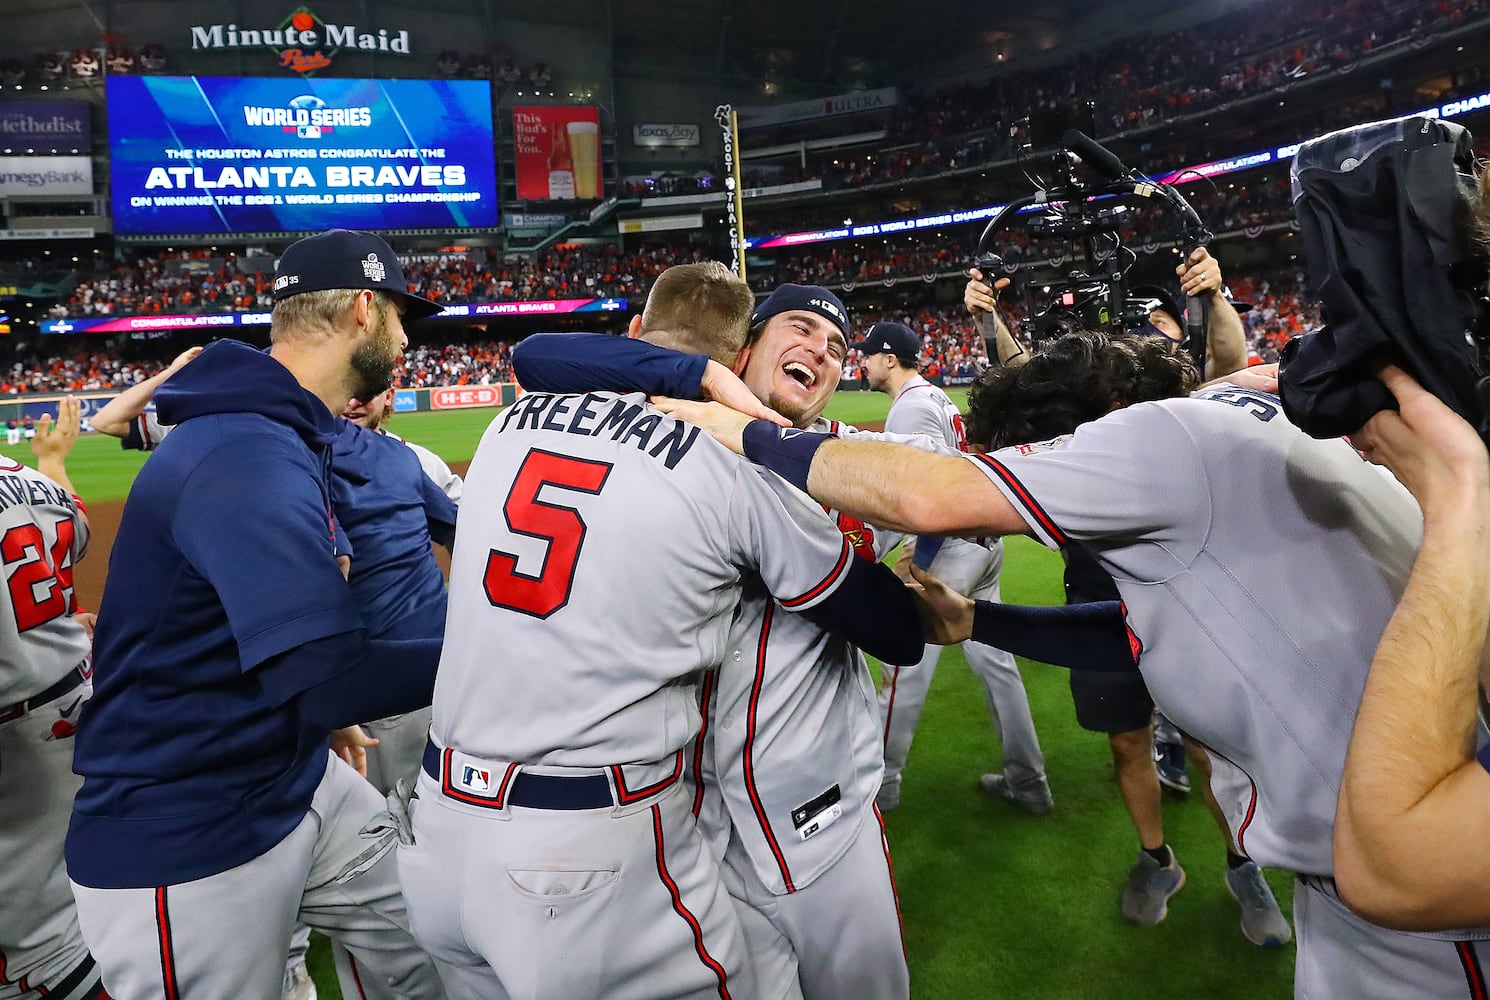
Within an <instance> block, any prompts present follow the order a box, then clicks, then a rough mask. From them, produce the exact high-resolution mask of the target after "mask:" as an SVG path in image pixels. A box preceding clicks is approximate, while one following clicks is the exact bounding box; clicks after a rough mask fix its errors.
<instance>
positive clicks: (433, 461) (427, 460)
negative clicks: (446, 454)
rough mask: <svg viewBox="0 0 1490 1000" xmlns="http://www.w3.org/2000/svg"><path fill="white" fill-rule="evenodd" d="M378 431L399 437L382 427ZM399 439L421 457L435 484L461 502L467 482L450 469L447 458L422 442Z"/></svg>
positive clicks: (422, 465) (421, 466)
mask: <svg viewBox="0 0 1490 1000" xmlns="http://www.w3.org/2000/svg"><path fill="white" fill-rule="evenodd" d="M378 433H379V434H387V435H388V436H389V437H398V435H396V434H389V432H388V431H386V430H384V429H383V428H381V427H380V428H378ZM398 439H399V440H400V441H402V442H403V443H404V446H405V447H406V448H408V449H409V450H410V451H412V452H413V453H414V454H415V455H417V456H418V457H419V467H420V468H421V469H423V470H424V474H425V475H426V476H428V477H429V478H430V479H433V480H434V481H435V485H436V486H438V487H440V489H442V490H444V491H445V495H446V496H447V497H449V498H450V499H452V500H454V501H455V502H456V503H459V502H460V495H461V491H462V490H463V489H464V487H465V483H464V482H463V481H462V479H461V478H460V476H457V475H456V474H455V473H453V472H451V471H450V466H449V465H447V464H446V463H445V460H444V459H443V458H441V457H440V456H439V455H436V454H435V453H434V452H432V451H430V450H429V449H428V448H426V447H424V445H422V444H415V443H414V442H413V441H409V440H407V439H405V438H398Z"/></svg>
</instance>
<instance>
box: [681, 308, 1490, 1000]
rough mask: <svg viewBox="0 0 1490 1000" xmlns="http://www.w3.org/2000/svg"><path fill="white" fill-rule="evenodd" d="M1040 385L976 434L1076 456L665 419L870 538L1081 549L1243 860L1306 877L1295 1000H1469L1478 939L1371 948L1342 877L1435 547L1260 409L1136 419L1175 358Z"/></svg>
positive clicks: (1188, 408) (1051, 363)
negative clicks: (925, 449)
mask: <svg viewBox="0 0 1490 1000" xmlns="http://www.w3.org/2000/svg"><path fill="white" fill-rule="evenodd" d="M1037 363H1038V364H1039V367H1038V368H1027V369H1026V370H1025V371H1023V372H1018V373H1013V374H1011V373H1009V372H1007V371H1004V370H995V371H994V372H992V373H990V375H989V376H988V377H987V382H986V384H985V385H983V386H982V387H981V388H980V391H979V393H977V394H975V396H974V397H973V406H972V413H971V415H970V426H972V425H973V422H974V421H976V420H978V419H980V416H979V411H980V409H982V408H983V407H988V408H989V409H988V410H987V411H986V412H984V413H983V414H982V418H986V419H990V420H994V419H996V420H997V421H998V423H997V424H993V423H990V426H1003V427H1005V428H1008V429H1009V430H1008V433H1011V434H1019V435H1020V436H1024V434H1025V431H1033V432H1035V433H1041V432H1043V433H1045V434H1046V435H1047V436H1048V435H1049V434H1051V433H1058V432H1060V431H1061V430H1066V431H1070V430H1072V429H1073V428H1072V425H1073V424H1074V425H1075V428H1074V429H1075V433H1074V434H1073V435H1070V436H1068V437H1060V438H1056V439H1053V440H1050V441H1047V442H1045V443H1044V444H1035V445H1021V446H1019V447H1015V448H1006V449H1004V450H1002V451H999V452H997V453H996V454H993V455H990V456H974V457H972V458H970V459H963V460H956V459H948V458H945V457H942V456H933V455H925V454H922V453H918V452H914V451H912V450H910V449H906V448H900V447H894V446H891V445H885V444H874V443H858V442H853V441H837V442H834V441H823V440H821V439H817V438H814V437H813V436H812V435H799V436H797V437H795V438H792V439H783V438H782V436H781V435H780V434H779V433H778V432H777V429H776V428H774V427H768V426H766V425H755V426H751V422H750V421H749V420H747V419H745V418H744V417H741V416H738V415H735V414H730V413H729V412H728V411H724V410H723V409H722V408H720V407H717V406H714V407H711V406H707V405H703V404H695V403H671V402H670V403H668V404H667V405H668V408H669V409H670V410H672V411H674V412H676V413H678V414H685V413H686V414H688V416H689V417H690V419H694V420H698V421H705V422H706V423H707V424H708V425H709V426H711V427H712V428H713V430H714V432H715V433H716V434H717V436H718V437H719V438H721V439H723V440H725V441H729V442H731V443H732V444H734V445H735V446H736V447H743V446H744V444H743V438H745V437H748V438H749V440H750V442H751V443H750V446H749V450H750V452H751V453H752V454H753V455H755V456H757V457H760V458H763V459H765V460H767V462H768V464H770V465H774V466H777V467H781V468H790V469H791V470H792V472H793V476H794V478H795V479H796V480H797V481H798V482H803V481H806V482H807V483H808V485H810V487H811V489H812V492H813V493H814V495H816V497H817V498H818V499H819V500H822V501H823V502H826V503H832V504H835V505H840V506H842V507H844V508H845V509H847V510H849V511H851V512H852V513H854V514H855V515H856V516H860V517H868V518H871V519H874V518H878V519H881V520H884V521H886V522H888V523H890V524H891V525H893V526H895V527H898V528H900V529H902V530H908V531H921V532H938V531H940V532H959V533H962V532H966V533H985V532H986V533H997V534H1005V533H1025V534H1030V535H1033V536H1034V537H1036V538H1037V539H1039V540H1040V541H1042V542H1044V543H1046V544H1047V545H1051V546H1052V547H1059V546H1065V545H1068V544H1071V543H1074V542H1079V543H1081V544H1082V545H1084V546H1086V547H1087V548H1088V549H1090V550H1091V551H1092V552H1093V554H1094V555H1095V556H1096V557H1097V559H1098V560H1099V561H1100V562H1101V564H1102V565H1103V567H1104V568H1106V569H1107V570H1108V571H1109V572H1110V573H1111V574H1112V576H1113V578H1114V579H1115V580H1116V582H1117V585H1118V588H1119V589H1120V591H1121V593H1122V596H1123V600H1124V602H1125V605H1126V608H1127V615H1128V619H1129V624H1130V627H1131V628H1132V630H1133V636H1134V642H1135V644H1137V645H1138V646H1139V647H1141V649H1142V652H1141V655H1140V657H1139V667H1140V670H1141V671H1142V672H1143V674H1144V677H1145V679H1146V680H1147V681H1148V684H1149V687H1150V689H1151V690H1152V691H1153V693H1154V696H1155V698H1156V700H1158V701H1159V702H1160V703H1161V704H1162V705H1163V706H1164V710H1165V714H1166V715H1168V716H1169V717H1170V718H1171V719H1172V720H1173V721H1174V722H1175V723H1176V724H1177V725H1178V726H1180V727H1181V728H1182V729H1183V730H1184V731H1185V732H1188V733H1190V734H1191V735H1192V736H1193V737H1195V738H1196V739H1197V740H1199V741H1201V742H1202V743H1203V744H1204V745H1205V746H1206V748H1207V751H1208V755H1209V757H1210V758H1211V760H1212V762H1213V767H1214V772H1213V775H1212V778H1211V783H1212V785H1213V787H1214V789H1215V791H1216V797H1217V798H1218V799H1219V800H1220V801H1221V804H1222V807H1223V808H1224V809H1225V811H1226V815H1227V819H1228V820H1229V821H1230V824H1231V827H1232V832H1233V835H1234V837H1235V839H1236V843H1237V846H1238V849H1239V850H1240V851H1243V852H1245V853H1246V854H1247V855H1249V856H1250V857H1251V858H1253V859H1254V860H1255V861H1256V862H1257V863H1258V864H1261V865H1266V866H1269V867H1279V868H1285V869H1288V870H1292V871H1294V872H1298V873H1299V874H1300V879H1299V883H1298V889H1297V891H1296V894H1295V902H1294V917H1295V922H1296V923H1297V925H1298V931H1299V948H1298V959H1297V966H1296V969H1297V971H1296V977H1295V995H1296V996H1298V997H1308V998H1311V1000H1318V998H1332V997H1340V998H1346V997H1401V996H1413V997H1429V998H1439V997H1442V998H1448V997H1456V998H1457V997H1464V996H1473V995H1475V991H1477V990H1479V989H1480V984H1481V983H1482V979H1480V978H1479V976H1478V970H1479V968H1480V966H1481V963H1482V962H1483V960H1484V957H1485V951H1486V945H1485V943H1484V941H1485V939H1486V937H1487V932H1486V931H1479V930H1470V931H1460V932H1452V933H1446V934H1441V935H1411V934H1404V933H1400V932H1395V931H1388V930H1384V929H1382V928H1379V927H1374V926H1372V925H1371V924H1369V923H1367V922H1366V921H1364V920H1361V919H1360V918H1358V917H1356V916H1355V915H1353V914H1351V913H1350V912H1349V911H1348V910H1347V909H1346V908H1345V906H1344V905H1343V904H1342V903H1341V902H1340V901H1339V898H1338V894H1337V892H1336V891H1335V889H1334V885H1333V881H1332V879H1331V877H1330V876H1331V873H1332V869H1333V857H1332V832H1333V824H1334V814H1335V804H1336V798H1337V794H1338V790H1339V787H1340V779H1341V773H1342V769H1343V766H1344V761H1345V751H1346V746H1347V743H1348V741H1349V738H1350V730H1351V726H1352V723H1353V721H1354V719H1355V715H1356V710H1357V708H1358V706H1359V704H1360V700H1361V693H1362V690H1363V688H1364V685H1365V680H1366V675H1367V672H1368V668H1369V665H1370V661H1371V656H1372V653H1373V651H1374V649H1375V647H1376V644H1377V641H1378V639H1379V638H1380V636H1381V634H1382V631H1383V629H1384V627H1385V625H1386V622H1387V619H1388V618H1389V617H1390V616H1391V614H1392V610H1393V608H1394V607H1395V605H1396V602H1397V599H1398V597H1399V596H1400V594H1401V589H1402V585H1403V582H1404V581H1405V580H1406V578H1407V574H1408V571H1409V569H1410V567H1411V565H1412V561H1413V555H1414V551H1415V549H1416V546H1417V544H1418V541H1419V538H1420V536H1421V529H1422V525H1421V519H1420V516H1419V514H1418V511H1417V508H1416V505H1415V504H1414V503H1413V501H1412V499H1411V497H1410V496H1409V495H1408V494H1407V492H1406V491H1405V490H1403V489H1402V488H1401V487H1400V486H1399V485H1398V484H1397V483H1396V482H1395V481H1394V480H1392V479H1391V478H1390V477H1387V476H1384V475H1382V474H1381V473H1380V471H1379V470H1377V469H1374V468H1372V467H1370V466H1369V465H1367V464H1366V463H1364V462H1362V461H1361V459H1360V457H1359V456H1358V455H1357V454H1356V453H1355V452H1354V451H1353V450H1352V449H1351V448H1350V447H1349V445H1348V444H1346V443H1345V442H1343V441H1339V440H1330V441H1318V440H1314V439H1312V438H1309V437H1307V436H1306V435H1304V434H1303V433H1302V432H1301V431H1299V430H1298V429H1297V428H1295V427H1294V426H1293V425H1291V424H1290V423H1289V422H1288V420H1287V419H1286V417H1285V416H1284V415H1283V413H1282V410H1281V407H1280V405H1279V403H1278V401H1277V399H1276V397H1275V396H1272V395H1270V394H1267V393H1263V392H1258V391H1254V390H1250V389H1246V388H1240V387H1237V386H1233V385H1227V384H1224V383H1223V384H1219V385H1215V386H1212V387H1209V388H1207V389H1205V390H1203V391H1201V392H1199V393H1196V394H1195V395H1194V396H1193V397H1189V398H1186V397H1180V398H1163V399H1160V400H1158V401H1152V402H1140V400H1142V399H1143V398H1145V397H1144V395H1139V393H1140V392H1142V393H1146V394H1157V395H1168V394H1170V393H1173V392H1174V391H1175V389H1176V388H1178V387H1179V386H1180V384H1181V383H1179V382H1177V381H1176V379H1175V378H1174V376H1164V375H1163V373H1164V372H1165V370H1166V367H1167V366H1169V365H1173V364H1176V362H1175V361H1174V359H1172V358H1168V357H1167V356H1166V355H1163V354H1161V353H1158V352H1148V353H1145V352H1142V351H1140V350H1139V348H1137V347H1136V346H1135V345H1134V343H1133V342H1132V341H1130V340H1126V339H1113V338H1108V337H1106V336H1103V335H1094V334H1088V335H1081V336H1077V337H1072V338H1062V340H1060V341H1057V342H1055V343H1054V344H1052V345H1051V346H1050V347H1048V348H1046V349H1045V350H1044V351H1042V352H1041V354H1040V355H1037V357H1036V358H1035V360H1033V361H1032V362H1031V365H1032V366H1033V365H1035V364H1037ZM1114 364H1116V365H1119V366H1123V367H1126V366H1130V365H1136V366H1137V368H1138V369H1139V370H1141V371H1142V373H1143V375H1144V377H1143V378H1142V379H1139V380H1137V381H1135V382H1132V383H1128V385H1129V386H1130V388H1123V387H1122V385H1114V384H1113V383H1112V382H1109V381H1107V380H1105V379H1104V378H1103V377H1102V375H1101V373H1102V372H1103V371H1108V372H1110V371H1113V370H1121V369H1120V368H1119V369H1114V367H1113V365H1114ZM1166 382H1167V383H1170V384H1171V386H1172V387H1171V388H1169V389H1167V390H1164V391H1156V390H1158V389H1159V387H1160V386H1161V385H1163V384H1164V383H1166ZM1139 384H1146V385H1147V386H1148V388H1145V389H1142V390H1135V389H1134V388H1131V386H1134V385H1139ZM1114 391H1116V392H1117V395H1116V396H1114V395H1113V392H1114ZM1114 403H1116V405H1117V406H1118V407H1119V408H1118V409H1117V410H1115V411H1113V412H1108V411H1109V410H1110V408H1111V407H1112V406H1113V405H1114ZM1125 404H1126V405H1125ZM994 415H996V417H995V416H994ZM747 427H749V430H746V428H747ZM990 443H991V444H995V445H997V444H1002V443H1003V441H1002V440H994V441H992V442H990ZM1270 543H1271V544H1270ZM952 617H953V618H954V619H955V625H953V626H950V627H948V628H947V629H946V630H945V632H943V633H941V634H943V635H945V636H948V637H954V636H955V637H960V636H963V635H966V634H968V633H967V629H968V628H969V627H972V628H974V629H976V622H977V620H978V619H977V611H976V610H975V609H974V608H972V607H969V608H968V609H967V611H966V613H965V614H963V613H959V614H957V615H954V616H952Z"/></svg>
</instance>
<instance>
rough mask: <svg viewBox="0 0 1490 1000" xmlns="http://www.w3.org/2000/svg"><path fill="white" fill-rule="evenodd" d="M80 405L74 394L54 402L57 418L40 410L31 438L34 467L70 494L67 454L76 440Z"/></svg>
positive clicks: (80, 416)
mask: <svg viewBox="0 0 1490 1000" xmlns="http://www.w3.org/2000/svg"><path fill="white" fill-rule="evenodd" d="M81 422H82V406H81V405H80V404H79V403H78V400H77V397H76V396H64V397H62V399H61V400H60V401H58V403H57V419H56V420H55V421H53V419H52V415H51V414H50V413H44V414H42V417H41V419H40V420H38V421H37V422H36V437H34V438H32V439H31V454H32V455H35V456H36V471H37V472H40V473H41V474H42V475H43V476H46V477H47V478H48V479H50V480H51V481H52V482H54V483H56V484H57V485H58V486H61V487H62V488H63V489H65V490H67V492H69V493H71V494H72V495H73V496H77V493H78V491H77V490H75V489H73V485H72V480H71V479H69V478H68V476H67V456H68V455H70V454H72V447H73V445H75V444H77V442H78V429H79V426H80V424H81Z"/></svg>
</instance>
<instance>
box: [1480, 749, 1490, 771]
mask: <svg viewBox="0 0 1490 1000" xmlns="http://www.w3.org/2000/svg"><path fill="white" fill-rule="evenodd" d="M1479 758H1480V766H1481V767H1483V768H1484V769H1485V770H1487V771H1490V743H1486V744H1485V745H1484V746H1482V747H1480V753H1479Z"/></svg>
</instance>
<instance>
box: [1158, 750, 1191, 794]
mask: <svg viewBox="0 0 1490 1000" xmlns="http://www.w3.org/2000/svg"><path fill="white" fill-rule="evenodd" d="M1154 770H1155V771H1156V772H1158V775H1159V784H1161V785H1163V786H1164V787H1165V788H1168V789H1170V790H1171V791H1176V792H1179V793H1180V794H1181V795H1188V794H1189V792H1190V775H1189V773H1187V772H1186V770H1185V745H1184V744H1183V743H1171V742H1169V741H1168V740H1161V739H1160V738H1159V737H1158V736H1155V737H1154Z"/></svg>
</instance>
